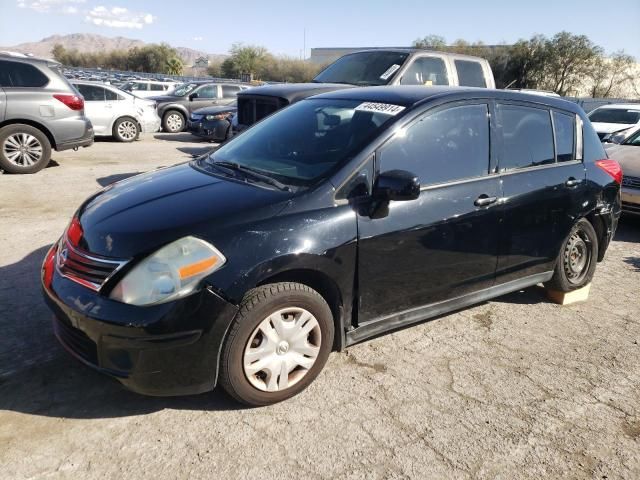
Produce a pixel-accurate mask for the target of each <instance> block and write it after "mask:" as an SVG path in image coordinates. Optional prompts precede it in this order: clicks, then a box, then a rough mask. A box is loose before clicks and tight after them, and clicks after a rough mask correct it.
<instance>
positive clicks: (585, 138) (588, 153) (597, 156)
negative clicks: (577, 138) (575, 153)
mask: <svg viewBox="0 0 640 480" xmlns="http://www.w3.org/2000/svg"><path fill="white" fill-rule="evenodd" d="M582 143H583V147H582V148H583V153H582V156H583V159H584V161H585V162H595V161H596V160H602V159H603V158H607V153H606V152H605V151H604V147H603V146H602V143H601V142H600V139H599V138H598V134H597V133H596V131H595V130H594V129H593V125H591V122H589V120H586V119H583V120H582Z"/></svg>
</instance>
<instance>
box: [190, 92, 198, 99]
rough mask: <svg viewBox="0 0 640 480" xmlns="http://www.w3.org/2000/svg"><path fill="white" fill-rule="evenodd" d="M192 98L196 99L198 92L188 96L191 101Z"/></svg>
mask: <svg viewBox="0 0 640 480" xmlns="http://www.w3.org/2000/svg"><path fill="white" fill-rule="evenodd" d="M194 98H198V92H194V93H192V94H191V95H189V100H193V99H194Z"/></svg>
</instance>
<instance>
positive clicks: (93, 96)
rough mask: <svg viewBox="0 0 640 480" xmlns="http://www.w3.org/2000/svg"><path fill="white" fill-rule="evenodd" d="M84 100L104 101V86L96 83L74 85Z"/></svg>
mask: <svg viewBox="0 0 640 480" xmlns="http://www.w3.org/2000/svg"><path fill="white" fill-rule="evenodd" d="M76 87H77V88H78V90H79V91H80V93H81V94H82V96H83V97H84V100H85V102H104V100H105V96H104V88H102V87H98V86H97V85H76Z"/></svg>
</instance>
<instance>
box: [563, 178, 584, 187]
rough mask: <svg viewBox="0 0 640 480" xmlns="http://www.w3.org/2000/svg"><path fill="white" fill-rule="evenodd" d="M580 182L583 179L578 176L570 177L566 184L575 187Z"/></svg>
mask: <svg viewBox="0 0 640 480" xmlns="http://www.w3.org/2000/svg"><path fill="white" fill-rule="evenodd" d="M580 183H582V180H578V179H577V178H573V177H571V178H569V179H568V180H567V181H566V182H564V184H565V185H566V186H567V187H575V186H576V185H579V184H580Z"/></svg>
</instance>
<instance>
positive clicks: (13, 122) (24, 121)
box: [0, 118, 56, 149]
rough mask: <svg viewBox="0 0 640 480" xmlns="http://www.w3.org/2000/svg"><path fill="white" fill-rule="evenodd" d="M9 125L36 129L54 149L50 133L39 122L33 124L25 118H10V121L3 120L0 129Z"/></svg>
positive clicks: (53, 140)
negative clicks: (27, 126)
mask: <svg viewBox="0 0 640 480" xmlns="http://www.w3.org/2000/svg"><path fill="white" fill-rule="evenodd" d="M9 125H29V126H30V127H33V128H37V129H38V130H40V131H41V132H42V133H43V134H44V135H45V136H46V137H47V139H48V140H49V143H50V144H51V148H52V149H55V148H56V139H55V137H54V136H53V134H52V133H51V131H50V130H49V129H48V128H47V127H45V126H44V125H43V124H41V123H39V122H35V121H33V120H29V119H26V118H12V119H11V120H5V121H4V122H0V128H3V127H8V126H9Z"/></svg>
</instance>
